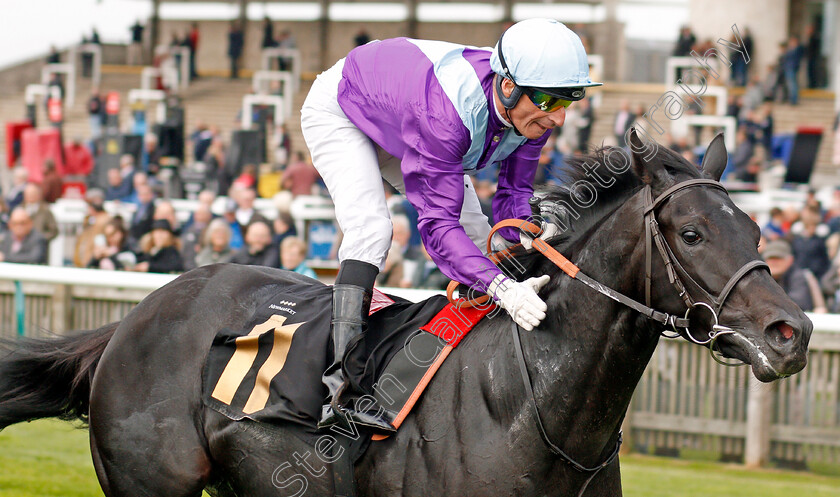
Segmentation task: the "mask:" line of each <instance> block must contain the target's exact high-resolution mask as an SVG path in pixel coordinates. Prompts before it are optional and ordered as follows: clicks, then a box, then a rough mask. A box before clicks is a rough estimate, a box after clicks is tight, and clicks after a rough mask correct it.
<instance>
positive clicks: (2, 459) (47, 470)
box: [0, 420, 840, 497]
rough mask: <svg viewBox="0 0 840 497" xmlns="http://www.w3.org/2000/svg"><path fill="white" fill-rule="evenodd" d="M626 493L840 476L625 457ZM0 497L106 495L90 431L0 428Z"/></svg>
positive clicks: (797, 490)
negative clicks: (99, 480) (94, 461)
mask: <svg viewBox="0 0 840 497" xmlns="http://www.w3.org/2000/svg"><path fill="white" fill-rule="evenodd" d="M621 472H622V475H623V480H624V495H625V497H674V496H677V497H729V496H731V497H823V496H824V497H837V496H840V478H837V477H828V476H817V475H813V474H811V473H795V472H790V471H778V470H760V471H748V470H745V469H743V468H742V467H741V466H737V465H727V464H718V463H713V462H707V461H682V460H674V459H665V458H658V457H651V456H643V455H637V454H633V455H630V456H622V458H621ZM0 497H102V491H101V490H100V489H99V484H98V483H97V481H96V475H95V474H94V471H93V464H92V463H91V460H90V451H89V449H88V434H87V431H86V430H79V429H76V428H74V427H73V426H72V425H71V424H69V423H63V422H60V421H54V420H48V421H37V422H34V423H25V424H21V425H15V426H11V427H9V428H7V429H6V430H4V431H2V432H0Z"/></svg>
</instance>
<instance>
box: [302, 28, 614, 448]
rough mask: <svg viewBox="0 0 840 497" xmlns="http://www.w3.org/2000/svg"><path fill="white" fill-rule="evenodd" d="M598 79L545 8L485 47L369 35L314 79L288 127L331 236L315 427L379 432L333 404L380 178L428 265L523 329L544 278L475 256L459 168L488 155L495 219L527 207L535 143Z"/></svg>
mask: <svg viewBox="0 0 840 497" xmlns="http://www.w3.org/2000/svg"><path fill="white" fill-rule="evenodd" d="M600 84H601V83H595V82H592V81H591V80H590V79H589V65H588V62H587V57H586V52H585V51H584V48H583V45H582V44H581V41H580V38H578V36H577V35H576V34H575V33H574V32H572V31H571V30H570V29H568V28H567V27H566V26H564V25H563V24H562V23H560V22H558V21H555V20H549V19H529V20H525V21H522V22H519V23H517V24H514V25H513V26H511V27H510V28H509V29H508V30H507V31H505V32H504V34H503V35H502V37H501V38H499V42H498V43H497V44H496V46H495V48H492V49H491V48H476V47H469V46H463V45H455V44H452V43H446V42H441V41H426V40H414V39H408V38H396V39H390V40H383V41H373V42H370V43H368V44H366V45H363V46H361V47H358V48H356V49H354V50H353V51H351V52H350V53H349V54H348V55H347V57H346V58H344V59H342V60H339V61H338V63H336V64H335V65H334V66H333V67H332V68H331V69H328V70H327V71H325V72H323V73H322V74H320V75H319V76H318V78H317V79H316V80H315V82H314V83H313V85H312V89H311V90H310V92H309V94H308V96H307V97H306V101H305V102H304V104H303V108H302V110H301V127H302V130H303V136H304V139H305V140H306V144H307V146H308V147H309V150H310V152H311V154H312V161H313V164H314V166H315V168H316V169H317V170H318V172H319V173H320V174H321V177H322V178H323V179H324V182H325V184H326V186H327V189H328V190H329V192H330V195H331V196H332V199H333V202H334V203H335V213H336V218H337V220H338V224H339V226H340V227H341V230H342V231H343V233H344V239H343V241H342V243H341V248H340V250H339V254H338V257H339V260H340V269H339V272H338V277H337V278H336V281H335V286H334V287H333V308H332V321H331V326H332V341H333V350H334V357H335V360H334V363H333V365H332V366H330V368H329V369H327V371H326V372H325V373H324V375H323V382H324V384H325V385H326V386H327V388H328V389H329V394H330V397H331V399H332V400H331V402H330V403H328V404H327V405H325V406H324V408H323V410H322V417H321V421H320V423H319V426H321V427H325V426H329V425H331V424H333V423H336V422H339V423H341V424H344V425H347V424H348V418H349V419H351V420H352V421H353V422H356V423H359V424H362V425H365V426H369V427H373V428H377V429H380V430H386V431H393V427H392V426H391V425H390V424H389V423H388V422H387V421H385V420H383V419H380V418H379V417H378V416H376V415H374V414H370V413H369V412H370V411H366V412H356V411H355V410H353V409H351V408H345V407H342V406H341V403H340V402H339V397H340V396H341V393H342V392H343V391H344V390H345V389H346V388H347V387H348V386H349V384H348V383H347V381H346V379H345V378H344V374H343V372H342V359H343V356H344V352H345V350H346V349H347V345H348V343H349V342H350V341H351V340H352V339H354V338H356V337H357V336H359V335H361V334H362V333H363V332H364V330H365V327H366V324H367V316H368V313H369V309H370V300H371V294H372V289H373V284H374V280H375V278H376V275H377V274H378V272H379V271H380V270H381V269H382V268H383V266H384V264H385V258H386V255H387V253H388V249H389V247H390V245H391V229H392V226H391V220H390V216H389V213H388V206H387V205H386V202H385V195H384V192H383V188H382V179H384V180H385V181H387V182H388V183H390V184H391V185H392V186H394V187H395V188H396V189H397V190H399V191H400V192H401V193H403V194H404V195H405V196H406V197H407V198H408V200H409V202H411V204H412V205H413V206H414V207H415V208H416V209H417V212H418V215H419V219H418V225H419V229H420V234H421V236H422V239H423V243H424V245H425V247H426V250H427V251H428V253H429V255H430V256H431V257H432V259H433V260H434V262H435V263H436V264H437V265H438V267H439V268H440V270H441V271H442V272H443V273H444V274H445V275H446V276H448V277H450V278H452V279H454V280H457V281H459V282H461V283H463V284H466V285H472V286H473V287H475V288H477V289H480V290H481V291H483V292H486V293H488V294H489V295H490V296H491V297H493V299H494V300H495V301H496V303H497V304H498V305H499V306H501V307H502V308H504V309H505V310H506V311H507V312H508V313H509V314H510V315H511V317H512V318H513V319H514V321H516V322H517V323H518V324H519V325H520V326H522V327H523V328H525V329H527V330H531V329H533V327H535V326H537V325H539V323H540V321H541V320H542V319H543V318H544V317H545V310H546V305H545V303H544V302H543V301H542V299H540V297H539V296H538V295H537V292H538V291H539V290H540V288H542V286H543V285H545V283H546V282H548V276H545V275H544V276H542V277H540V278H531V279H528V280H526V281H524V282H517V281H516V280H515V279H512V278H508V277H507V276H505V275H504V274H503V273H502V272H501V271H500V270H499V269H498V268H497V267H496V266H495V265H494V264H493V263H492V262H491V261H490V260H489V259H488V258H487V257H486V256H485V254H484V253H483V250H482V249H480V248H479V247H482V246H483V244H484V242H485V241H486V237H487V235H488V234H489V231H490V226H489V224H488V221H487V217H486V216H484V215H483V214H482V212H481V207H480V205H479V201H478V197H477V195H476V193H475V190H474V188H473V185H472V182H471V181H470V178H468V177H467V176H466V175H469V174H472V173H475V172H476V171H477V170H479V169H482V168H484V167H486V166H488V165H490V164H493V163H499V165H500V172H499V180H498V191H497V192H496V196H495V198H494V201H493V212H494V215H495V217H496V219H508V218H522V219H524V218H527V217H529V216H530V215H531V209H530V206H529V204H528V199H529V198H530V197H531V196H532V195H533V181H534V175H535V173H536V170H537V160H538V158H539V156H540V150H541V149H542V147H543V145H544V144H545V142H546V140H547V139H548V136H549V135H550V134H551V130H552V129H553V128H555V127H557V126H562V125H563V121H564V120H565V117H566V107H568V106H569V105H570V104H571V102H573V101H576V100H581V99H582V98H584V95H585V91H586V90H585V88H586V87H588V86H596V85H600ZM522 97H525V98H522ZM552 226H553V225H552ZM546 231H547V232H550V231H551V230H549V229H547V230H546ZM549 234H550V233H549ZM544 236H545V235H544Z"/></svg>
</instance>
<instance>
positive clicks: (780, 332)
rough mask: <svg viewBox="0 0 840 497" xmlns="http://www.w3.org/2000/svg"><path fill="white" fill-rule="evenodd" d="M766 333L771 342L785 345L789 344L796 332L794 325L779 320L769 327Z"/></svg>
mask: <svg viewBox="0 0 840 497" xmlns="http://www.w3.org/2000/svg"><path fill="white" fill-rule="evenodd" d="M765 334H766V335H767V339H768V341H769V342H770V343H775V344H776V345H780V346H783V345H787V344H788V343H789V342H790V341H791V339H793V337H794V335H795V334H796V333H795V330H794V328H793V326H791V325H789V324H788V323H785V322H784V321H777V322H775V323H773V324H771V325H770V326H768V327H767V329H766V330H765Z"/></svg>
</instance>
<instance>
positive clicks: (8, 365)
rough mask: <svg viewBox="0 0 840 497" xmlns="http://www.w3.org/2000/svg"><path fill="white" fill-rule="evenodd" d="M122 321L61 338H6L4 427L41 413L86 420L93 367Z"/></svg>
mask: <svg viewBox="0 0 840 497" xmlns="http://www.w3.org/2000/svg"><path fill="white" fill-rule="evenodd" d="M118 324H119V323H111V324H108V325H105V326H103V327H101V328H99V329H97V330H92V331H82V332H78V333H74V334H72V335H68V336H65V337H59V338H48V339H35V338H23V339H18V340H2V341H0V430H2V429H3V428H5V427H7V426H9V425H12V424H15V423H19V422H21V421H31V420H33V419H40V418H53V417H57V418H60V419H63V420H66V421H72V420H75V419H79V420H82V421H84V422H86V421H87V416H88V408H89V405H90V384H91V381H92V380H93V373H94V371H96V366H97V364H99V358H100V357H102V353H103V352H104V351H105V346H106V345H108V341H109V340H111V337H112V336H113V335H114V331H115V330H116V329H117V325H118Z"/></svg>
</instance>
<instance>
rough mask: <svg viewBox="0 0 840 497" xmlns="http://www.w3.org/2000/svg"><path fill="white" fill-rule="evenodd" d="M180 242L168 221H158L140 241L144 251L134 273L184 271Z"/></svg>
mask: <svg viewBox="0 0 840 497" xmlns="http://www.w3.org/2000/svg"><path fill="white" fill-rule="evenodd" d="M178 246H179V240H178V237H176V236H175V233H174V232H173V231H172V225H171V224H170V223H169V220H167V219H156V220H155V221H154V222H153V223H152V230H151V232H150V233H149V234H148V235H146V236H144V237H143V239H142V240H140V250H141V251H142V252H141V253H140V255H139V256H138V258H137V260H138V261H140V262H138V263H137V265H136V266H134V269H133V270H134V271H141V272H149V273H177V272H180V271H183V270H184V261H183V259H181V252H180V250H179V248H178Z"/></svg>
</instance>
